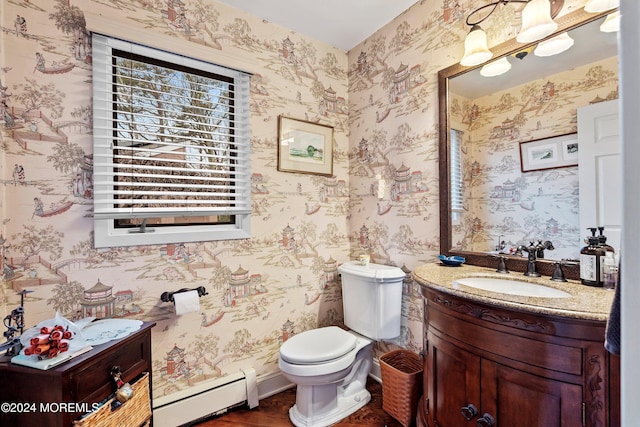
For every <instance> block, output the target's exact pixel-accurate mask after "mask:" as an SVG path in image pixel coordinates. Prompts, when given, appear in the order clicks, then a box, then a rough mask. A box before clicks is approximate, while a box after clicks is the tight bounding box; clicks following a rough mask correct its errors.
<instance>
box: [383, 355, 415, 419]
mask: <svg viewBox="0 0 640 427" xmlns="http://www.w3.org/2000/svg"><path fill="white" fill-rule="evenodd" d="M380 371H381V372H382V409H384V410H385V412H387V413H388V414H389V415H391V416H392V417H393V418H395V419H396V420H398V421H399V422H400V423H401V424H402V425H403V426H405V427H408V426H410V425H411V424H412V422H413V421H414V420H415V418H416V413H417V407H418V399H420V395H421V394H422V359H421V358H420V357H419V356H418V355H417V354H415V353H413V352H411V351H409V350H394V351H391V352H389V353H385V354H383V355H382V356H380Z"/></svg>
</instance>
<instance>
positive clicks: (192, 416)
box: [153, 368, 293, 427]
mask: <svg viewBox="0 0 640 427" xmlns="http://www.w3.org/2000/svg"><path fill="white" fill-rule="evenodd" d="M291 387H293V384H291V383H290V382H289V381H287V380H286V379H285V378H284V377H283V376H282V374H280V372H277V373H275V374H272V375H266V376H263V377H261V378H260V379H257V378H256V371H255V370H254V369H253V368H249V369H245V370H241V371H239V372H237V373H233V374H229V375H225V376H224V377H222V378H219V379H217V380H215V381H211V382H207V383H202V384H199V385H196V386H193V387H190V388H189V389H188V390H184V391H181V392H177V393H173V394H171V395H170V396H166V397H165V396H161V397H155V396H154V398H153V425H154V427H176V426H184V425H189V424H191V423H193V422H195V421H198V420H202V419H205V418H208V417H210V416H213V415H219V414H223V413H225V412H226V411H227V410H228V409H230V408H234V407H237V406H240V405H244V404H246V405H248V406H249V408H255V407H256V406H258V404H259V400H260V399H263V398H266V397H269V396H271V395H273V394H276V393H279V392H281V391H284V390H286V389H288V388H291Z"/></svg>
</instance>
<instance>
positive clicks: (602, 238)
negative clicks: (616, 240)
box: [598, 227, 616, 253]
mask: <svg viewBox="0 0 640 427" xmlns="http://www.w3.org/2000/svg"><path fill="white" fill-rule="evenodd" d="M598 231H599V232H600V235H599V236H598V245H599V246H600V247H601V248H602V249H604V250H605V252H606V251H609V252H613V253H615V252H616V251H615V250H614V249H613V246H610V245H607V236H605V235H604V234H603V233H604V227H598Z"/></svg>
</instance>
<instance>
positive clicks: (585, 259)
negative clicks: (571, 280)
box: [580, 228, 606, 287]
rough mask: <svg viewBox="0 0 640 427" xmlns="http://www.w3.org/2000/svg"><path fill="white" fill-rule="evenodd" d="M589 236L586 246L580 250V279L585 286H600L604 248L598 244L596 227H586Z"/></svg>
mask: <svg viewBox="0 0 640 427" xmlns="http://www.w3.org/2000/svg"><path fill="white" fill-rule="evenodd" d="M588 230H590V231H591V236H589V237H588V239H587V242H588V243H587V246H585V247H584V248H582V250H580V281H581V282H582V284H583V285H587V286H600V287H602V279H603V277H602V266H603V263H604V256H605V252H606V251H605V250H604V249H603V248H601V247H600V246H599V238H598V236H596V228H588Z"/></svg>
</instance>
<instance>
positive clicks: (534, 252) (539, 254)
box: [516, 240, 555, 277]
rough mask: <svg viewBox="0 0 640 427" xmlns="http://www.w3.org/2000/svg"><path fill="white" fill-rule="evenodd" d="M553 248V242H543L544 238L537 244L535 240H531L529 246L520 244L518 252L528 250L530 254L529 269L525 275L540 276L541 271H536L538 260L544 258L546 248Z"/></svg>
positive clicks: (519, 253) (520, 253)
mask: <svg viewBox="0 0 640 427" xmlns="http://www.w3.org/2000/svg"><path fill="white" fill-rule="evenodd" d="M545 249H548V250H553V249H555V248H554V247H553V243H551V242H550V241H549V240H547V241H545V242H543V241H542V240H538V243H537V244H534V243H533V242H529V246H524V245H519V246H518V248H517V249H516V254H518V255H522V252H523V251H524V252H526V253H527V254H528V255H529V259H528V262H527V271H526V272H525V273H524V275H525V276H529V277H540V273H538V272H537V271H536V260H537V259H538V258H544V250H545Z"/></svg>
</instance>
